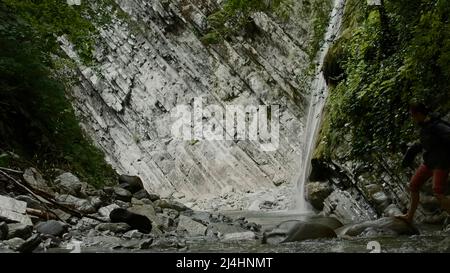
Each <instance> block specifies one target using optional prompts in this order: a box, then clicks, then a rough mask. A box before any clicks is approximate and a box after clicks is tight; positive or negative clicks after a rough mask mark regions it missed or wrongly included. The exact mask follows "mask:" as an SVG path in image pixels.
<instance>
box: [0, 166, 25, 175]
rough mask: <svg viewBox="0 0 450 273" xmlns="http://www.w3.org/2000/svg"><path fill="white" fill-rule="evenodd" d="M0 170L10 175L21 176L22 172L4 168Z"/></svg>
mask: <svg viewBox="0 0 450 273" xmlns="http://www.w3.org/2000/svg"><path fill="white" fill-rule="evenodd" d="M0 170H2V171H5V172H10V173H16V174H23V172H22V171H18V170H13V169H8V168H4V167H0Z"/></svg>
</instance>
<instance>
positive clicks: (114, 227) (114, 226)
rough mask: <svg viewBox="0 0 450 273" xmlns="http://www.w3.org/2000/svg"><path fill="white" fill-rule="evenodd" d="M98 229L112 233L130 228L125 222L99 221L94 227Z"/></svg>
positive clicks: (122, 231)
mask: <svg viewBox="0 0 450 273" xmlns="http://www.w3.org/2000/svg"><path fill="white" fill-rule="evenodd" d="M95 229H96V230H98V231H106V230H108V231H111V232H114V233H124V232H127V231H129V230H130V229H131V227H130V226H129V225H128V224H126V223H101V224H99V225H97V226H96V227H95Z"/></svg>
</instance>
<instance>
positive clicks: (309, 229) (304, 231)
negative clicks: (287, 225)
mask: <svg viewBox="0 0 450 273" xmlns="http://www.w3.org/2000/svg"><path fill="white" fill-rule="evenodd" d="M335 237H337V235H336V233H335V232H334V230H333V229H332V228H330V227H327V226H324V225H321V224H316V223H305V222H298V223H297V224H296V225H295V226H294V227H292V229H291V230H290V231H289V232H288V234H287V237H286V239H284V240H283V242H282V243H288V242H300V241H305V240H311V239H321V238H335Z"/></svg>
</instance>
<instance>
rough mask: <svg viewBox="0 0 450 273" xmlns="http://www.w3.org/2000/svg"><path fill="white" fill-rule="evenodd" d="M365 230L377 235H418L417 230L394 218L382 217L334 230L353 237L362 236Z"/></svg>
mask: <svg viewBox="0 0 450 273" xmlns="http://www.w3.org/2000/svg"><path fill="white" fill-rule="evenodd" d="M367 230H372V232H373V230H375V231H377V233H382V234H386V233H388V234H396V235H415V234H419V230H418V229H417V228H416V227H414V226H413V225H411V224H409V223H407V222H405V221H403V220H400V219H398V218H395V217H384V218H380V219H378V220H374V221H366V222H363V223H359V224H353V225H348V226H345V227H342V228H340V229H338V230H336V232H338V234H340V235H346V236H351V237H355V236H360V235H362V234H364V233H365V232H367Z"/></svg>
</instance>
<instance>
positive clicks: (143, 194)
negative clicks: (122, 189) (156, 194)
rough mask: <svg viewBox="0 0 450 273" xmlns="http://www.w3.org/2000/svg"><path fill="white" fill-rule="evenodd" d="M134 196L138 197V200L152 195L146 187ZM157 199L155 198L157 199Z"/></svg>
mask: <svg viewBox="0 0 450 273" xmlns="http://www.w3.org/2000/svg"><path fill="white" fill-rule="evenodd" d="M133 197H134V198H136V199H138V200H141V199H144V198H148V199H150V195H149V194H148V192H147V191H146V190H145V189H142V190H140V191H138V192H136V193H134V194H133ZM156 200H157V199H156ZM156 200H155V201H156Z"/></svg>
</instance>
